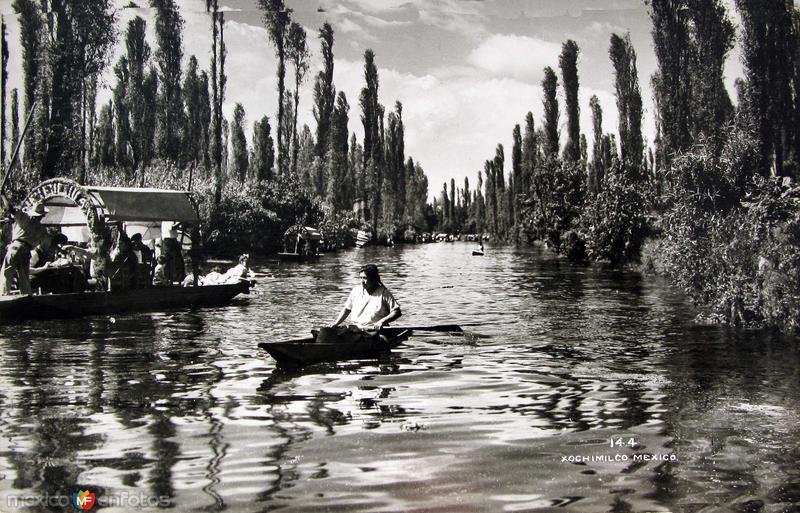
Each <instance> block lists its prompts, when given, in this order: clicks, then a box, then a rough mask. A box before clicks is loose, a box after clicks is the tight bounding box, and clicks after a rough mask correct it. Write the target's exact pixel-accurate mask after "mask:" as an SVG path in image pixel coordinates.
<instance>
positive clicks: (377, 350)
mask: <svg viewBox="0 0 800 513" xmlns="http://www.w3.org/2000/svg"><path fill="white" fill-rule="evenodd" d="M410 335H411V330H409V329H404V330H401V331H398V330H397V329H393V328H384V330H383V331H382V334H381V335H378V336H375V337H367V338H365V339H363V340H359V341H346V340H336V341H332V342H317V335H316V333H315V334H314V335H313V336H311V337H307V338H301V339H296V340H287V341H284V342H262V343H260V344H258V347H260V348H261V349H264V350H265V351H266V352H267V353H269V354H270V356H272V358H274V359H275V360H276V361H277V362H278V364H279V365H281V366H286V367H302V366H305V365H311V364H315V363H322V362H336V361H343V360H360V359H368V358H375V357H377V356H380V355H381V354H382V353H386V352H388V351H389V350H390V349H392V348H394V347H397V346H398V345H400V344H401V343H402V342H404V341H405V340H406V339H407V338H408V337H409V336H410Z"/></svg>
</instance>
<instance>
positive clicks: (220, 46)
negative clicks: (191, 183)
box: [206, 0, 227, 205]
mask: <svg viewBox="0 0 800 513" xmlns="http://www.w3.org/2000/svg"><path fill="white" fill-rule="evenodd" d="M206 12H210V13H211V128H212V132H213V133H212V134H211V137H210V138H209V139H210V144H209V147H210V154H211V158H210V160H211V163H212V164H213V166H214V204H215V205H218V204H219V202H220V200H221V199H222V164H223V152H224V151H225V148H224V147H223V142H224V141H223V137H222V135H223V134H222V132H223V124H224V121H225V120H224V119H223V118H222V104H223V102H224V101H225V83H226V81H227V77H226V76H225V55H226V50H225V13H224V12H221V11H220V10H219V0H206Z"/></svg>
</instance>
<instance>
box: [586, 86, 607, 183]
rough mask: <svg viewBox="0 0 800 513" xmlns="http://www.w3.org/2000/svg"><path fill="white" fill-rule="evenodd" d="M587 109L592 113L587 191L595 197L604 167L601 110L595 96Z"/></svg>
mask: <svg viewBox="0 0 800 513" xmlns="http://www.w3.org/2000/svg"><path fill="white" fill-rule="evenodd" d="M589 108H590V109H591V111H592V133H593V135H594V139H593V143H592V161H591V163H590V164H589V183H588V189H589V193H590V194H591V195H596V194H597V193H598V192H599V191H600V188H601V187H602V184H603V176H604V175H605V166H604V165H603V109H602V107H601V106H600V100H599V99H598V98H597V95H592V97H591V98H590V99H589Z"/></svg>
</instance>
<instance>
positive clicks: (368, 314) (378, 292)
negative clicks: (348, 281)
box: [344, 285, 400, 327]
mask: <svg viewBox="0 0 800 513" xmlns="http://www.w3.org/2000/svg"><path fill="white" fill-rule="evenodd" d="M344 307H345V308H346V309H348V310H350V321H351V322H352V323H353V324H355V325H356V326H359V327H364V326H369V325H371V324H375V323H376V322H378V321H379V320H381V319H383V318H384V317H386V316H387V315H389V312H391V311H392V310H395V309H397V308H400V303H398V302H397V300H396V299H395V298H394V296H393V295H392V293H391V292H389V290H388V289H387V288H386V287H383V286H379V287H378V288H376V289H375V290H373V291H372V293H371V294H370V293H369V292H367V289H365V288H364V286H363V285H357V286H356V287H355V288H353V290H352V291H351V292H350V295H349V296H348V297H347V301H346V302H345V304H344Z"/></svg>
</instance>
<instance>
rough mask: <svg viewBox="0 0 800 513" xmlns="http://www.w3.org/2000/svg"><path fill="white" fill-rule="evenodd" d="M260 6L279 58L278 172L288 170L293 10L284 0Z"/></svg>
mask: <svg viewBox="0 0 800 513" xmlns="http://www.w3.org/2000/svg"><path fill="white" fill-rule="evenodd" d="M258 6H259V8H260V9H261V10H262V12H263V19H264V26H265V27H266V29H267V33H268V34H269V40H270V42H271V43H272V45H273V46H274V47H275V56H276V57H277V58H278V126H277V130H276V133H277V142H278V172H279V173H280V174H284V173H286V171H287V164H288V160H287V156H288V155H287V151H286V145H287V143H288V141H284V137H283V132H284V123H286V119H285V118H284V98H283V96H284V91H285V90H286V85H285V80H286V46H287V45H286V43H287V33H288V30H289V25H290V23H291V13H292V10H291V9H289V8H288V7H286V4H285V3H284V2H283V0H258Z"/></svg>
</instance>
